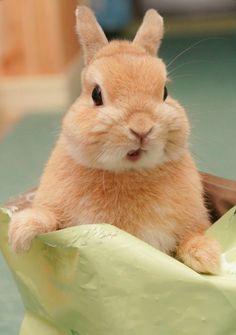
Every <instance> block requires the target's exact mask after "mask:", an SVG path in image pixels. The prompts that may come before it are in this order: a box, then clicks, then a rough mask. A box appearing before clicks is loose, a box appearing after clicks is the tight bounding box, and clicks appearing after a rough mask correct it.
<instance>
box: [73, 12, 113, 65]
mask: <svg viewBox="0 0 236 335" xmlns="http://www.w3.org/2000/svg"><path fill="white" fill-rule="evenodd" d="M75 15H76V30H77V33H78V35H79V41H80V43H81V46H82V50H83V53H84V61H85V64H88V63H89V62H90V61H91V60H92V58H93V57H94V55H95V54H96V53H97V52H98V50H99V49H101V48H102V47H103V46H104V45H106V44H107V43H108V41H107V38H106V36H105V34H104V32H103V30H102V28H101V27H100V25H99V24H98V22H97V20H96V18H95V16H94V14H93V12H92V11H91V9H89V8H88V7H86V6H78V7H77V9H76V13H75Z"/></svg>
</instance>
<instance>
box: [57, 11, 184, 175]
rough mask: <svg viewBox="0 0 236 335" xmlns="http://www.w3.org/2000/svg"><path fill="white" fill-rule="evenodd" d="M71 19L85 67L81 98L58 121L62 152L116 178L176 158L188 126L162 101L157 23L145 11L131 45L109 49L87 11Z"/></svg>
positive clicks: (154, 14) (159, 24)
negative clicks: (64, 148) (60, 129)
mask: <svg viewBox="0 0 236 335" xmlns="http://www.w3.org/2000/svg"><path fill="white" fill-rule="evenodd" d="M76 16H77V32H78V35H79V40H80V43H81V47H82V50H83V54H84V60H85V68H84V70H83V72H82V93H81V95H80V97H79V98H78V99H77V100H76V102H75V103H74V104H73V106H72V107H71V109H70V110H69V112H68V113H67V114H66V116H65V118H64V122H63V131H62V138H63V141H64V145H65V147H66V150H67V153H68V154H69V155H70V156H72V158H73V159H75V160H76V161H77V162H78V163H79V164H82V165H85V166H87V167H90V168H98V169H103V170H108V171H117V172H120V171H126V170H132V169H134V170H140V169H150V168H154V167H156V166H159V165H161V164H162V163H164V162H167V161H171V160H175V159H178V158H179V157H180V156H181V155H182V154H183V152H184V151H185V149H186V143H187V138H188V134H189V123H188V120H187V117H186V114H185V111H184V110H183V108H181V106H180V105H179V104H178V103H177V102H175V101H174V100H173V99H171V98H170V97H168V93H167V89H166V82H167V71H166V67H165V65H164V63H163V61H162V60H161V59H160V58H158V57H156V53H157V50H158V48H159V45H160V42H161V38H162V36H163V19H162V17H161V16H160V15H159V14H158V13H157V12H156V11H155V10H153V9H150V10H148V11H147V13H146V15H145V17H144V20H143V23H142V25H141V26H140V28H139V30H138V32H137V34H136V36H135V38H134V40H133V42H128V41H112V42H110V43H108V41H107V38H106V36H105V34H104V32H103V31H102V29H101V27H100V26H99V24H98V23H97V21H96V18H95V16H94V15H93V13H92V12H91V10H90V9H89V8H87V7H78V9H77V11H76Z"/></svg>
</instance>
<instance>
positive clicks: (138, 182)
mask: <svg viewBox="0 0 236 335" xmlns="http://www.w3.org/2000/svg"><path fill="white" fill-rule="evenodd" d="M84 11H85V12H84ZM83 12H84V13H86V20H87V21H86V25H87V26H89V30H88V32H87V33H86V30H84V29H83V28H81V27H82V26H83V25H82V23H81V24H79V25H78V32H79V35H80V36H83V38H82V40H81V42H82V45H83V48H84V50H85V53H86V57H87V59H86V61H87V64H88V65H87V66H86V68H85V69H84V71H83V74H82V84H83V91H82V94H81V96H80V97H79V98H78V99H77V101H76V102H75V103H74V105H73V106H72V107H71V109H70V110H69V111H68V113H67V114H66V116H65V118H64V120H63V126H62V132H61V134H60V137H59V139H58V142H57V144H56V147H55V149H54V151H53V153H52V155H51V157H50V159H49V161H48V163H47V165H46V168H45V171H44V173H43V176H42V179H41V182H40V186H39V189H38V191H37V194H36V197H35V200H34V204H33V208H32V209H29V210H26V211H25V212H23V213H19V214H16V216H15V217H13V220H12V222H11V225H10V230H9V236H10V242H11V244H12V246H13V248H14V250H16V251H21V250H25V249H27V248H29V245H30V241H31V239H32V238H33V237H34V236H35V235H36V234H37V233H42V232H46V231H50V230H55V229H61V228H65V227H69V226H72V225H79V224H89V223H99V222H100V223H102V222H107V223H110V224H113V225H115V226H117V227H119V228H121V229H123V230H125V231H127V232H129V233H131V234H133V235H135V236H137V237H139V238H141V239H143V240H144V241H146V242H148V243H150V244H151V245H153V246H154V247H156V248H158V249H160V250H162V251H164V252H166V253H168V254H171V255H173V254H176V255H177V257H178V258H179V259H180V260H182V261H183V262H185V264H186V265H188V266H190V267H192V268H193V269H195V270H196V271H198V272H208V273H216V272H217V271H219V269H220V252H219V247H218V245H217V242H216V241H213V240H210V239H208V238H207V237H205V236H204V235H203V234H204V232H205V230H206V229H207V227H208V226H209V219H208V213H207V210H206V208H205V206H204V201H203V190H202V185H201V180H200V177H199V174H198V172H197V169H196V167H195V164H194V162H193V160H192V158H191V155H190V153H189V151H188V148H187V141H188V136H189V132H190V130H189V123H188V119H187V117H186V113H185V111H184V109H183V108H182V107H181V106H180V105H179V104H178V103H177V102H176V101H175V100H174V99H172V98H170V97H168V98H167V99H166V101H163V91H164V86H165V84H166V80H167V73H166V68H165V65H164V63H163V62H162V60H160V59H159V58H155V57H153V55H152V54H153V50H156V49H157V48H158V46H159V44H160V38H161V36H162V33H161V32H162V26H161V25H162V20H161V19H160V17H159V15H158V14H157V13H156V12H155V11H153V10H152V11H151V14H150V13H149V14H147V15H146V16H145V18H144V22H143V25H142V26H141V28H140V29H139V31H138V34H137V38H136V39H135V41H134V43H131V42H127V41H115V42H111V43H105V42H104V36H103V35H101V36H99V34H100V33H101V31H100V29H98V27H97V23H96V29H95V33H94V34H95V36H93V37H91V31H92V27H93V25H94V22H95V21H94V20H95V18H94V16H93V15H92V13H91V12H90V11H89V14H88V9H84V8H82V9H80V11H79V12H78V13H79V14H78V20H79V19H80V18H81V16H82V14H83ZM155 13H156V14H155ZM91 15H92V16H91ZM155 15H156V17H155ZM91 17H92V19H91V22H90V18H91ZM150 20H151V21H150ZM153 20H154V21H155V23H156V28H157V30H158V31H157V32H156V34H155V31H153V29H154V28H153V25H150V22H153ZM150 27H151V28H150ZM150 29H151V31H150V39H146V37H147V35H148V32H149V30H150ZM102 34H103V33H102ZM144 40H145V41H146V42H145V43H144ZM94 41H95V42H94ZM99 41H100V42H99ZM147 41H149V42H147ZM93 43H95V46H96V47H95V48H93ZM147 43H149V45H147ZM88 57H89V59H88ZM95 85H99V86H100V87H101V91H102V98H103V102H104V104H103V105H102V106H95V105H94V103H93V100H92V98H91V92H92V91H93V89H94V87H95ZM131 130H132V131H131ZM134 131H135V133H137V134H146V135H145V137H144V136H143V138H142V141H141V142H140V138H139V137H137V136H135V135H134ZM137 134H136V135H137ZM140 143H141V144H140ZM139 148H141V149H142V151H141V157H140V159H138V160H137V161H135V162H134V161H131V160H129V159H128V158H127V157H128V156H127V154H128V153H129V152H132V151H133V150H134V151H135V150H137V149H139ZM46 213H47V214H46ZM47 216H48V217H47ZM35 218H36V219H35ZM23 221H25V223H24V224H23ZM30 227H31V228H30ZM25 233H26V235H25ZM25 236H27V238H25Z"/></svg>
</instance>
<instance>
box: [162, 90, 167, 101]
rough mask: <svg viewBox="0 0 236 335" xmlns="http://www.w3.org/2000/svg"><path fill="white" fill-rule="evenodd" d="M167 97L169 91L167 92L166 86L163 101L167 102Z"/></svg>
mask: <svg viewBox="0 0 236 335" xmlns="http://www.w3.org/2000/svg"><path fill="white" fill-rule="evenodd" d="M167 97H168V91H167V88H166V86H165V87H164V94H163V100H164V101H165V100H166V98H167Z"/></svg>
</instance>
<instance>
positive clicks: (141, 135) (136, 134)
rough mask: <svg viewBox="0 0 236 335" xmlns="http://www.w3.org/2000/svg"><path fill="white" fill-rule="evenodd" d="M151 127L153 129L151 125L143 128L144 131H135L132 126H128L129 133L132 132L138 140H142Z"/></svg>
mask: <svg viewBox="0 0 236 335" xmlns="http://www.w3.org/2000/svg"><path fill="white" fill-rule="evenodd" d="M152 129H153V127H151V128H149V129H148V130H145V131H137V130H134V129H132V128H129V130H130V131H131V133H132V134H134V135H135V136H136V137H137V138H139V139H140V140H143V139H144V138H145V137H147V136H148V135H149V134H150V133H151V131H152Z"/></svg>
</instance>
